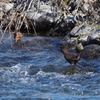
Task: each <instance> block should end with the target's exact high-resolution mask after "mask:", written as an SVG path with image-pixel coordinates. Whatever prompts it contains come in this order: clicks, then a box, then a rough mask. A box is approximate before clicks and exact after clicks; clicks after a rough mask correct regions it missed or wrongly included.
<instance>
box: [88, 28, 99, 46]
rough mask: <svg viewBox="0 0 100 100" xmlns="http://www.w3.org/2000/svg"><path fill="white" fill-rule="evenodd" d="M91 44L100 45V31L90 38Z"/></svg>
mask: <svg viewBox="0 0 100 100" xmlns="http://www.w3.org/2000/svg"><path fill="white" fill-rule="evenodd" d="M88 41H89V43H97V44H100V29H97V30H95V31H93V32H92V33H91V34H90V35H89V37H88Z"/></svg>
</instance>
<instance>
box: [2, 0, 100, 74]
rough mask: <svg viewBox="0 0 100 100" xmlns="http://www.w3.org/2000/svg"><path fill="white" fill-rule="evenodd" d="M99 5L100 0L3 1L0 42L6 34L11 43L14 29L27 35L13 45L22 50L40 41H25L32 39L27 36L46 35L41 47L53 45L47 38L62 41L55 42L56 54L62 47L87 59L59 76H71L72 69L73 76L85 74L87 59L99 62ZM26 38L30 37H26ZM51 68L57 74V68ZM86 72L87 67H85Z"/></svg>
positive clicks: (68, 68) (45, 69)
mask: <svg viewBox="0 0 100 100" xmlns="http://www.w3.org/2000/svg"><path fill="white" fill-rule="evenodd" d="M99 4H100V2H99V0H80V1H79V0H62V1H60V0H58V1H57V2H55V0H23V1H21V0H7V1H6V0H2V2H1V3H0V10H1V12H0V23H1V29H2V31H1V32H0V36H1V38H0V43H1V44H2V43H4V42H3V39H5V38H6V35H7V38H6V40H7V39H8V40H9V39H11V41H12V40H13V39H12V37H13V34H12V33H13V31H15V30H18V31H21V32H22V34H23V36H24V37H22V41H23V42H20V43H18V44H16V43H15V44H14V46H16V45H17V46H19V48H20V47H21V46H22V47H23V46H28V43H29V45H30V43H31V47H32V46H34V42H35V41H36V43H37V40H34V42H33V41H31V42H30V41H29V42H25V41H26V40H27V39H26V38H29V37H28V36H34V35H35V36H36V35H39V36H40V35H42V36H46V37H47V39H45V38H42V41H41V39H40V40H38V42H39V43H40V44H41V45H42V46H44V44H45V43H47V44H48V43H49V42H50V41H49V39H48V37H53V38H54V37H57V38H60V39H59V41H56V43H57V44H56V43H55V40H54V44H53V45H54V46H55V45H56V47H57V49H56V47H55V48H54V49H55V50H56V51H57V52H59V51H60V46H64V47H65V48H66V50H68V51H69V52H72V53H73V52H76V53H78V52H80V51H81V58H82V59H83V60H84V61H83V62H82V61H80V62H79V63H80V65H79V66H76V65H75V66H74V68H75V69H73V66H70V67H67V71H68V72H65V71H64V72H63V70H64V69H66V68H62V70H61V71H60V73H61V72H62V73H64V74H69V70H70V73H77V72H81V71H83V72H84V71H85V68H83V66H87V61H85V60H89V63H92V62H93V61H95V60H96V59H100V7H99ZM97 5H98V6H97ZM6 31H8V32H7V33H9V35H8V34H7V33H6ZM25 33H26V34H25ZM25 36H27V37H26V38H25ZM43 39H44V40H43ZM42 42H43V43H44V44H43V43H42ZM32 43H33V44H32ZM50 43H51V42H50ZM37 44H38V43H37ZM47 44H46V45H47ZM47 47H48V46H47ZM48 48H49V47H48ZM34 49H35V48H34ZM50 49H52V48H50ZM60 52H61V51H60ZM91 61H92V62H91ZM66 62H67V61H66ZM88 65H89V64H88ZM90 65H91V64H90ZM51 67H53V68H51ZM51 67H50V68H51V69H52V70H53V71H55V68H54V66H51ZM61 67H62V66H61ZM70 68H71V69H70ZM98 68H99V67H98ZM51 69H50V70H51ZM86 69H88V68H87V67H86ZM92 69H93V70H92ZM94 69H95V68H94V66H93V67H91V68H89V70H90V71H93V72H95V70H94ZM57 70H58V69H57ZM57 70H56V71H57ZM89 70H88V71H89ZM43 71H48V68H47V65H46V66H45V67H43ZM73 71H74V72H73ZM57 72H59V70H58V71H57Z"/></svg>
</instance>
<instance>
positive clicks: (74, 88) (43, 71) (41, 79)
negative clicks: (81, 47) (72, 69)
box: [0, 36, 100, 100]
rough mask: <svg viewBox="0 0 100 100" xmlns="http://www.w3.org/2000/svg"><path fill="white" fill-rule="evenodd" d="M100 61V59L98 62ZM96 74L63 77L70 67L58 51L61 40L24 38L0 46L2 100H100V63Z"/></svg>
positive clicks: (0, 89)
mask: <svg viewBox="0 0 100 100" xmlns="http://www.w3.org/2000/svg"><path fill="white" fill-rule="evenodd" d="M99 60H100V59H99ZM99 60H98V62H94V63H89V64H88V63H86V65H84V64H83V63H82V62H81V61H80V62H79V63H78V65H81V63H82V66H83V67H84V66H96V68H97V71H95V72H93V71H87V72H86V73H85V74H77V73H74V74H72V75H67V74H66V75H64V74H62V73H61V71H62V70H63V69H64V68H65V67H66V66H68V65H70V64H69V63H68V62H67V61H66V60H65V58H64V56H63V54H62V53H61V51H60V49H59V38H51V37H42V36H36V37H23V39H22V42H21V43H18V44H14V43H13V42H11V41H10V40H7V41H6V42H5V43H3V44H0V100H100V62H99Z"/></svg>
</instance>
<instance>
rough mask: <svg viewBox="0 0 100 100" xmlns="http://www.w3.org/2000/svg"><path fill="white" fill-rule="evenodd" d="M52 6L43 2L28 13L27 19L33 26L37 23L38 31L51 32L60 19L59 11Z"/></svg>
mask: <svg viewBox="0 0 100 100" xmlns="http://www.w3.org/2000/svg"><path fill="white" fill-rule="evenodd" d="M51 4H52V3H51ZM51 4H50V3H49V4H47V3H44V2H42V1H41V2H40V3H39V4H38V3H36V4H33V5H34V6H35V7H34V6H33V7H32V8H31V9H30V10H29V11H27V12H26V17H27V19H29V20H31V22H32V23H33V24H34V23H35V24H34V25H35V28H36V30H38V31H45V30H49V29H50V28H52V27H53V25H54V24H55V23H56V22H57V20H58V19H59V18H60V16H59V11H58V10H57V9H56V8H55V7H53V6H52V5H51Z"/></svg>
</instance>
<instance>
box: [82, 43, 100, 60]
mask: <svg viewBox="0 0 100 100" xmlns="http://www.w3.org/2000/svg"><path fill="white" fill-rule="evenodd" d="M99 57H100V45H95V44H91V45H87V46H85V47H84V49H83V50H82V53H81V58H84V59H94V58H99Z"/></svg>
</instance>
